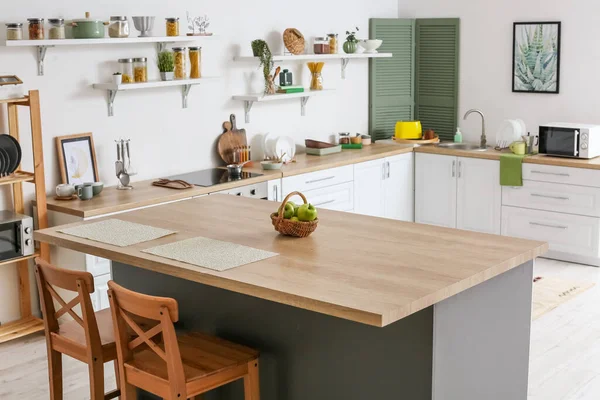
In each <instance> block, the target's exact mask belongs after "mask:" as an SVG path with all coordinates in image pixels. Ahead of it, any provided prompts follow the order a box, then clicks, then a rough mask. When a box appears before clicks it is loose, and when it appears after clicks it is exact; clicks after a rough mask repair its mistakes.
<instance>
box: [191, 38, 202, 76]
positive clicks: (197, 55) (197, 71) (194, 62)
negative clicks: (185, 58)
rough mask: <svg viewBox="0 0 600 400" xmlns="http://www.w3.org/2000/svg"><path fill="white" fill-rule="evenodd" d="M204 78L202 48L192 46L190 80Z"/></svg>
mask: <svg viewBox="0 0 600 400" xmlns="http://www.w3.org/2000/svg"><path fill="white" fill-rule="evenodd" d="M200 77H202V47H199V46H194V47H192V46H190V78H192V79H198V78H200Z"/></svg>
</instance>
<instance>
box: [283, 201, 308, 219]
mask: <svg viewBox="0 0 600 400" xmlns="http://www.w3.org/2000/svg"><path fill="white" fill-rule="evenodd" d="M275 214H279V209H277V211H275ZM283 218H284V219H289V220H292V221H301V222H309V221H314V220H315V219H317V208H316V207H315V206H313V205H312V204H310V203H309V204H302V205H300V206H299V205H297V204H296V203H294V202H293V201H288V202H287V203H285V204H284V205H283Z"/></svg>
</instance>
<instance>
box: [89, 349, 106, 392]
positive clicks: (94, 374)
mask: <svg viewBox="0 0 600 400" xmlns="http://www.w3.org/2000/svg"><path fill="white" fill-rule="evenodd" d="M88 371H89V374H90V400H104V363H103V362H102V360H100V359H96V360H95V361H92V362H91V363H90V364H88Z"/></svg>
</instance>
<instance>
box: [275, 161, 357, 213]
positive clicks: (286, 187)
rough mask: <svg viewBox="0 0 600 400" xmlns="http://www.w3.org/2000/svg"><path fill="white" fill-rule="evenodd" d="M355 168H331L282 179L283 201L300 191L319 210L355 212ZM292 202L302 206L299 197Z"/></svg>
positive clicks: (347, 166)
mask: <svg viewBox="0 0 600 400" xmlns="http://www.w3.org/2000/svg"><path fill="white" fill-rule="evenodd" d="M353 181H354V168H353V166H352V165H346V166H343V167H336V168H329V169H325V170H321V171H315V172H309V173H306V174H300V175H294V176H289V177H285V178H283V179H281V197H280V200H279V201H283V199H284V198H285V196H287V195H288V194H289V193H291V192H294V191H298V192H301V193H302V194H304V196H306V199H307V200H308V202H309V203H311V204H313V205H314V206H316V207H317V208H324V209H328V210H337V211H353V210H354V193H353V189H354V185H353ZM290 200H291V201H293V202H296V203H298V204H302V199H301V198H300V197H299V196H293V197H292V198H290Z"/></svg>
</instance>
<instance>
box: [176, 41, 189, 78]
mask: <svg viewBox="0 0 600 400" xmlns="http://www.w3.org/2000/svg"><path fill="white" fill-rule="evenodd" d="M186 53H187V47H173V58H175V70H174V71H173V72H174V77H175V79H187V57H186V56H187V54H186Z"/></svg>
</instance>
